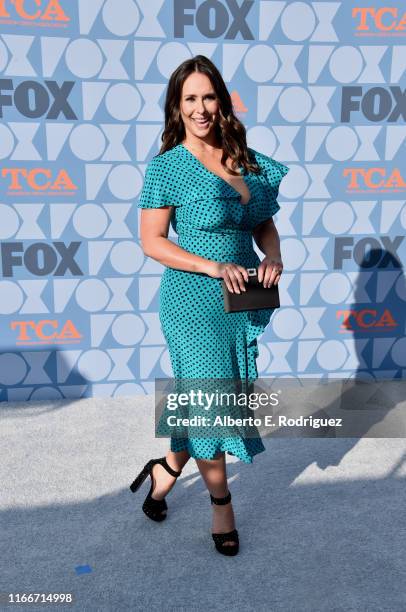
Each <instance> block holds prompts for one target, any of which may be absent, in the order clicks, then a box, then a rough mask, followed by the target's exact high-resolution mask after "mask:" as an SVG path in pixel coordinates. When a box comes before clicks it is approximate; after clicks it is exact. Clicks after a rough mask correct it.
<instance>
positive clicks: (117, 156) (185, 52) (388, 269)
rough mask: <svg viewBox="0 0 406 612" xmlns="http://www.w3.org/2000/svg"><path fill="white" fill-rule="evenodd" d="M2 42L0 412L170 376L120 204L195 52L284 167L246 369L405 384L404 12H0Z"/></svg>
mask: <svg viewBox="0 0 406 612" xmlns="http://www.w3.org/2000/svg"><path fill="white" fill-rule="evenodd" d="M0 32H1V34H0V71H1V74H0V119H1V124H0V159H1V173H0V238H1V279H0V313H1V349H0V386H1V397H0V399H1V400H3V401H14V400H41V399H50V398H65V397H72V398H73V397H84V396H116V397H117V396H120V395H133V394H140V393H141V394H142V393H149V392H152V391H153V389H154V379H155V378H156V377H170V376H171V375H172V371H171V367H170V361H169V355H168V350H167V347H166V344H165V339H164V337H163V335H162V330H161V328H160V323H159V317H158V309H159V283H160V277H161V274H162V272H163V269H164V268H163V266H162V265H161V264H159V263H157V262H155V261H153V260H151V259H148V258H146V257H145V256H144V254H143V252H142V250H141V248H140V244H139V215H140V209H137V201H138V197H139V194H140V190H141V188H142V184H143V176H144V172H145V168H146V165H147V163H148V161H149V160H150V159H151V158H152V157H153V155H155V154H156V153H157V151H158V149H159V146H160V135H161V133H162V129H163V102H164V95H165V88H166V84H167V81H168V78H169V76H170V74H171V73H172V71H173V70H174V69H175V68H176V67H177V66H178V65H179V64H180V63H181V62H182V61H184V60H185V59H187V58H190V57H192V56H194V55H197V54H203V55H206V56H207V57H209V58H210V59H211V60H212V61H213V62H214V63H215V64H216V65H217V66H218V68H219V69H220V71H221V73H222V75H223V77H224V79H225V82H226V84H227V86H228V88H229V91H230V93H231V94H232V98H233V103H234V107H235V112H236V114H237V115H238V117H239V118H240V119H241V121H242V122H243V123H244V125H245V126H246V128H247V137H248V144H249V146H251V147H253V148H255V149H257V150H259V151H262V152H263V153H265V154H267V155H270V156H272V157H274V158H275V159H277V160H279V161H281V162H283V163H285V164H287V165H288V166H289V167H290V172H289V174H288V175H287V176H286V178H285V179H284V180H283V182H282V185H281V190H280V197H279V202H280V205H281V210H280V211H279V212H278V214H277V216H276V217H275V222H276V225H277V227H278V230H279V233H280V236H281V242H282V255H283V259H284V266H285V271H284V274H283V281H282V283H281V301H282V304H283V307H282V308H281V309H280V310H278V311H276V312H275V313H274V315H273V318H272V321H271V324H270V325H269V326H268V328H267V330H266V332H265V333H264V335H263V336H262V337H260V338H259V343H258V344H259V351H260V354H259V358H258V371H259V374H260V376H261V377H271V376H274V375H278V376H281V375H285V376H295V375H299V376H311V377H318V376H320V377H340V378H341V377H343V376H358V375H360V374H362V375H364V376H370V377H371V378H372V379H374V378H404V375H405V371H406V339H405V300H406V292H405V281H404V271H403V267H402V260H403V261H404V260H405V257H404V254H405V228H406V200H405V195H406V182H405V181H406V163H405V158H406V155H405V154H406V152H405V140H406V126H405V120H406V89H405V85H406V79H405V70H406V48H405V34H406V15H405V5H404V2H398V1H389V0H388V2H384V3H383V2H378V1H376V0H374V1H372V0H365V1H359V2H356V3H354V2H347V1H342V2H331V1H326V2H310V1H307V2H292V1H288V2H283V1H281V2H279V1H275V0H255V1H249V0H154V1H153V2H151V0H0ZM169 237H170V238H171V239H172V240H176V235H173V234H170V235H169Z"/></svg>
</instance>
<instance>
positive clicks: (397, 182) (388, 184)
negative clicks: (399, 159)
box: [343, 167, 406, 191]
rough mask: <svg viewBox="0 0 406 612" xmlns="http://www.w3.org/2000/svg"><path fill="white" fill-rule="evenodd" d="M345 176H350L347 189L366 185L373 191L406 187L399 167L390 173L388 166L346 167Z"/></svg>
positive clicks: (396, 189)
mask: <svg viewBox="0 0 406 612" xmlns="http://www.w3.org/2000/svg"><path fill="white" fill-rule="evenodd" d="M343 176H345V177H347V176H348V177H349V182H348V184H347V189H349V190H359V189H364V188H365V187H366V188H368V189H369V190H371V191H377V190H381V191H403V190H404V189H405V188H406V182H405V181H404V179H403V177H402V175H401V173H400V170H399V168H394V169H393V170H392V172H390V173H388V172H387V170H386V168H379V167H378V168H345V170H344V171H343Z"/></svg>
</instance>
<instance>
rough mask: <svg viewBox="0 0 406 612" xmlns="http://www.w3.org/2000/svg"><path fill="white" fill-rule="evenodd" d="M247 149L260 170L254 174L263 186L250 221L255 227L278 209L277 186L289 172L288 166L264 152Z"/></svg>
mask: <svg viewBox="0 0 406 612" xmlns="http://www.w3.org/2000/svg"><path fill="white" fill-rule="evenodd" d="M249 151H250V152H252V154H253V155H254V157H255V160H256V161H257V163H258V165H259V167H260V168H261V170H262V174H260V175H256V176H258V179H259V181H260V182H261V183H262V186H263V197H262V198H259V199H258V203H257V205H256V206H255V210H254V211H253V218H252V219H251V221H252V224H253V227H255V226H256V225H259V224H260V223H262V222H263V221H266V220H267V219H270V218H271V217H273V215H275V214H276V213H277V212H278V210H279V209H280V206H279V204H278V202H277V198H278V195H279V187H280V184H281V181H282V179H283V177H284V176H285V175H286V174H287V173H288V172H289V170H290V168H289V167H288V166H285V164H283V163H282V162H279V161H277V160H276V159H273V158H272V157H269V156H268V155H265V154H264V153H260V152H259V151H255V150H254V149H249Z"/></svg>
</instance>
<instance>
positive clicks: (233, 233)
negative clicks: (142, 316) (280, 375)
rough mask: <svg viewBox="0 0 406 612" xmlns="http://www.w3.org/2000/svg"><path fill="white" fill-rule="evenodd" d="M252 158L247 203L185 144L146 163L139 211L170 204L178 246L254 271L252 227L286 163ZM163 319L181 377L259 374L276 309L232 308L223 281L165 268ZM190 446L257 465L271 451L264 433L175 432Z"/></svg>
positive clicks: (178, 445) (176, 447) (271, 202)
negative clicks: (254, 166)
mask: <svg viewBox="0 0 406 612" xmlns="http://www.w3.org/2000/svg"><path fill="white" fill-rule="evenodd" d="M248 152H249V154H250V156H251V157H252V158H253V159H255V160H256V161H257V163H258V165H259V166H260V168H261V174H253V173H247V174H245V175H244V180H245V182H246V185H247V187H248V189H249V191H250V195H251V197H250V200H249V202H248V203H247V204H242V203H241V195H240V194H239V193H238V191H236V189H234V187H232V186H231V185H230V184H229V183H228V182H227V181H226V180H224V179H223V178H221V177H220V176H218V175H216V174H214V173H213V172H211V171H210V170H208V169H207V168H206V167H205V166H204V165H203V164H202V163H201V162H200V161H199V160H198V159H197V157H195V156H194V155H193V154H192V153H191V152H190V151H189V150H188V149H187V148H186V147H184V146H183V144H178V145H177V146H175V147H173V148H172V149H170V150H169V151H166V152H165V153H163V154H161V155H157V156H156V157H154V158H153V159H152V160H151V161H150V162H149V164H148V165H147V168H146V172H145V180H144V185H143V189H142V192H141V195H140V198H139V203H138V206H139V207H140V208H159V207H162V206H171V207H173V209H172V215H171V226H172V228H173V230H174V231H175V232H176V233H177V234H178V245H179V246H180V247H182V248H184V249H185V250H186V251H188V252H190V253H194V254H196V255H200V256H201V257H204V258H206V259H210V260H213V261H218V262H234V263H236V264H239V265H242V266H244V267H246V268H256V267H258V265H259V263H260V261H261V260H260V258H259V257H258V255H257V253H256V252H255V251H254V246H253V237H252V230H253V228H255V226H256V225H258V224H259V223H261V222H262V221H265V220H266V219H269V218H271V217H272V216H273V215H274V214H275V213H276V212H277V211H278V210H279V208H280V207H279V204H278V203H277V196H278V193H279V185H280V182H281V180H282V178H283V177H284V176H285V174H286V173H287V172H288V171H289V168H288V167H287V166H285V165H284V164H282V163H280V162H278V161H276V160H274V159H272V158H271V157H268V156H266V155H264V154H262V153H259V152H258V151H255V150H254V149H251V148H248ZM159 298H160V311H159V317H160V322H161V326H162V331H163V334H164V336H165V339H166V341H167V344H168V349H169V354H170V359H171V365H172V370H173V376H174V378H176V379H185V378H186V379H205V378H209V379H212V378H224V379H225V378H229V379H231V378H232V379H242V380H246V379H249V380H251V381H253V380H255V379H256V378H258V370H257V366H256V359H257V357H258V346H257V337H258V336H259V335H260V334H262V333H263V331H264V330H265V327H266V326H267V325H268V323H269V321H270V318H271V316H272V313H273V309H265V310H251V311H245V312H234V313H226V312H225V311H224V305H223V294H222V288H221V279H220V278H211V277H209V276H207V275H206V274H202V273H195V272H186V271H184V270H177V269H175V268H170V267H166V268H165V271H164V273H163V275H162V279H161V285H160V294H159ZM185 449H186V450H188V451H189V453H190V455H191V456H192V457H195V458H197V459H213V458H214V457H215V456H216V455H217V454H218V452H219V451H225V452H228V453H229V454H231V455H235V456H236V457H238V458H239V459H240V460H241V461H244V462H246V463H251V462H252V458H253V456H254V455H256V454H258V453H260V452H262V451H263V450H265V448H264V445H263V443H262V440H261V438H260V437H259V436H258V437H254V438H252V437H251V438H249V437H247V438H246V437H244V436H241V437H238V436H236V435H235V433H234V434H233V436H232V437H231V436H230V437H224V436H222V437H212V438H210V437H207V436H205V437H188V436H185V437H178V436H176V437H175V436H172V437H171V450H172V451H174V452H176V451H181V450H185Z"/></svg>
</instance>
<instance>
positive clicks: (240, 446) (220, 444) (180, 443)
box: [171, 438, 265, 463]
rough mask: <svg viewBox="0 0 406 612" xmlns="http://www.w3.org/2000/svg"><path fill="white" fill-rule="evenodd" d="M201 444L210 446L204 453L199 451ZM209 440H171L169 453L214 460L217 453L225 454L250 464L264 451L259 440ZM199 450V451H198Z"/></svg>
mask: <svg viewBox="0 0 406 612" xmlns="http://www.w3.org/2000/svg"><path fill="white" fill-rule="evenodd" d="M202 442H204V443H205V445H206V446H210V448H208V449H207V450H206V452H204V451H202V450H201V446H202ZM208 443H209V440H206V439H200V438H171V451H172V452H173V453H177V452H180V451H184V450H187V451H188V453H189V455H190V456H191V457H193V458H194V459H214V458H215V456H216V455H217V453H219V452H226V453H228V454H229V455H233V456H234V457H238V459H240V461H243V462H244V463H252V461H253V457H254V456H255V455H258V454H259V453H262V452H264V451H265V446H264V445H263V443H262V440H261V438H250V439H248V440H241V439H238V438H226V439H224V440H212V441H211V443H210V444H208ZM198 448H200V450H198Z"/></svg>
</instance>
